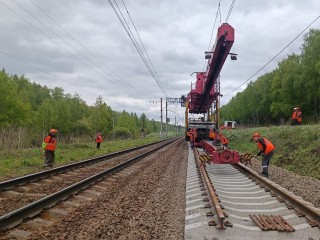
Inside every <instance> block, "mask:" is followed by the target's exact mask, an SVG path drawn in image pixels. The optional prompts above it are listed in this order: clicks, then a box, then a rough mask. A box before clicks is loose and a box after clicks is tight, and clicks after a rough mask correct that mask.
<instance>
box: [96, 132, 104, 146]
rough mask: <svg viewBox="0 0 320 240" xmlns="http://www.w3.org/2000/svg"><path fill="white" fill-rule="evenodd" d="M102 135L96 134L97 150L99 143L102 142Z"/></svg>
mask: <svg viewBox="0 0 320 240" xmlns="http://www.w3.org/2000/svg"><path fill="white" fill-rule="evenodd" d="M102 140H103V139H102V134H101V133H100V132H98V133H97V135H96V143H97V149H99V148H100V145H101V142H102Z"/></svg>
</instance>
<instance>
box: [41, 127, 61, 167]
mask: <svg viewBox="0 0 320 240" xmlns="http://www.w3.org/2000/svg"><path fill="white" fill-rule="evenodd" d="M57 132H58V130H56V129H51V130H50V132H49V133H48V134H47V136H45V137H44V139H43V143H42V146H43V148H44V149H45V157H44V159H45V160H44V167H52V166H53V163H54V159H55V156H54V151H55V150H56V144H57V140H56V137H55V134H56V133H57Z"/></svg>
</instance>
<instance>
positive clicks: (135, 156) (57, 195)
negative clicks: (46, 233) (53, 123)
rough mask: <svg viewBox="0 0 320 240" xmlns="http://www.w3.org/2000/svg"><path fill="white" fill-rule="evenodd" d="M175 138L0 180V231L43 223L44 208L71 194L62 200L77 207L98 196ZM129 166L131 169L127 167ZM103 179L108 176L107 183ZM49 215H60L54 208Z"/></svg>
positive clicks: (44, 222) (48, 207) (44, 221)
mask: <svg viewBox="0 0 320 240" xmlns="http://www.w3.org/2000/svg"><path fill="white" fill-rule="evenodd" d="M175 140H176V139H173V140H172V139H170V140H165V141H161V142H158V143H154V144H148V145H145V146H141V147H138V148H134V149H128V150H125V151H121V152H117V153H114V154H109V155H106V156H101V157H98V158H94V159H88V160H85V161H82V162H79V163H75V164H70V165H67V166H63V167H59V168H55V169H51V170H48V171H44V172H40V173H37V174H33V175H28V176H25V177H20V178H17V179H12V180H9V181H6V182H2V183H0V189H1V192H0V201H1V206H2V207H1V209H0V210H1V215H2V216H1V217H0V230H1V232H2V233H3V235H6V234H5V232H8V230H10V229H12V228H13V227H16V226H17V225H19V224H21V223H22V222H23V223H24V224H25V225H28V224H29V223H31V222H32V224H31V225H37V224H46V220H45V218H46V217H45V216H46V215H48V213H44V212H46V211H43V210H45V209H50V208H51V207H52V206H55V205H56V204H58V203H60V202H61V201H63V200H65V199H68V198H70V196H72V198H73V200H70V201H64V203H65V204H67V205H71V206H74V207H77V206H79V202H81V201H82V200H84V201H86V200H88V199H90V198H92V197H95V196H99V190H103V189H104V187H105V185H110V183H111V185H112V184H115V183H116V182H117V180H116V179H115V178H113V176H115V175H116V176H120V177H125V176H127V175H128V174H131V172H132V171H134V170H135V169H136V168H139V166H138V164H136V162H137V161H138V160H140V159H143V158H144V157H146V156H148V155H150V154H152V153H154V152H155V151H157V150H159V149H161V148H163V147H165V146H167V145H169V144H171V143H172V142H174V141H175ZM129 167H131V170H126V169H128V168H129ZM126 171H127V172H126ZM104 179H108V180H107V182H106V181H105V180H104ZM96 183H98V184H96ZM89 189H90V190H89ZM53 212H54V211H53ZM58 212H59V211H58ZM60 213H61V212H60ZM39 214H42V215H44V219H40V220H39V219H37V221H36V222H35V221H34V219H33V220H32V221H26V220H28V219H31V218H34V217H35V216H37V215H39ZM50 214H53V215H56V214H58V215H59V213H57V211H56V213H50ZM27 228H28V227H27ZM21 234H22V235H23V233H21Z"/></svg>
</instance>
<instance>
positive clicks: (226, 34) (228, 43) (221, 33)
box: [197, 23, 234, 113]
mask: <svg viewBox="0 0 320 240" xmlns="http://www.w3.org/2000/svg"><path fill="white" fill-rule="evenodd" d="M217 39H218V41H217V43H216V45H215V49H213V50H212V52H213V55H212V56H211V59H210V60H209V62H208V68H207V72H206V76H207V80H206V83H205V86H204V88H203V94H202V98H201V102H200V105H199V106H198V108H197V112H198V113H199V112H200V110H201V107H202V106H203V104H204V103H205V102H206V100H208V98H209V95H210V91H211V89H212V87H213V85H214V83H215V82H216V80H217V78H218V76H219V74H220V71H221V69H222V67H223V64H224V62H225V60H226V58H227V56H228V54H229V52H230V50H231V47H232V45H233V42H234V28H233V27H231V26H230V25H229V24H227V23H224V24H222V25H221V26H220V27H219V28H218V35H217ZM213 100H214V99H213Z"/></svg>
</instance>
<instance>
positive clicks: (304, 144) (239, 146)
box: [224, 125, 320, 179]
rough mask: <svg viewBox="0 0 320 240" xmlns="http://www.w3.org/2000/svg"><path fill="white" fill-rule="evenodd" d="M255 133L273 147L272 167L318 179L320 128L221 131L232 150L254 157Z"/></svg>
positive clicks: (256, 151) (312, 126)
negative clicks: (253, 137)
mask: <svg viewBox="0 0 320 240" xmlns="http://www.w3.org/2000/svg"><path fill="white" fill-rule="evenodd" d="M254 132H259V133H260V134H261V136H263V137H266V138H267V139H269V140H270V141H271V142H272V143H273V144H274V145H275V147H276V150H275V155H274V156H273V158H272V159H271V164H273V165H276V166H279V167H282V168H285V169H287V170H290V171H292V172H295V173H297V174H299V175H301V176H310V177H313V178H317V179H320V125H302V126H273V127H262V128H248V129H236V130H224V134H225V135H226V136H227V137H228V138H229V142H230V143H229V145H230V147H231V148H232V149H236V150H238V151H239V152H241V153H254V154H256V153H258V148H257V144H256V143H254V142H253V140H252V135H253V133H254Z"/></svg>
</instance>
